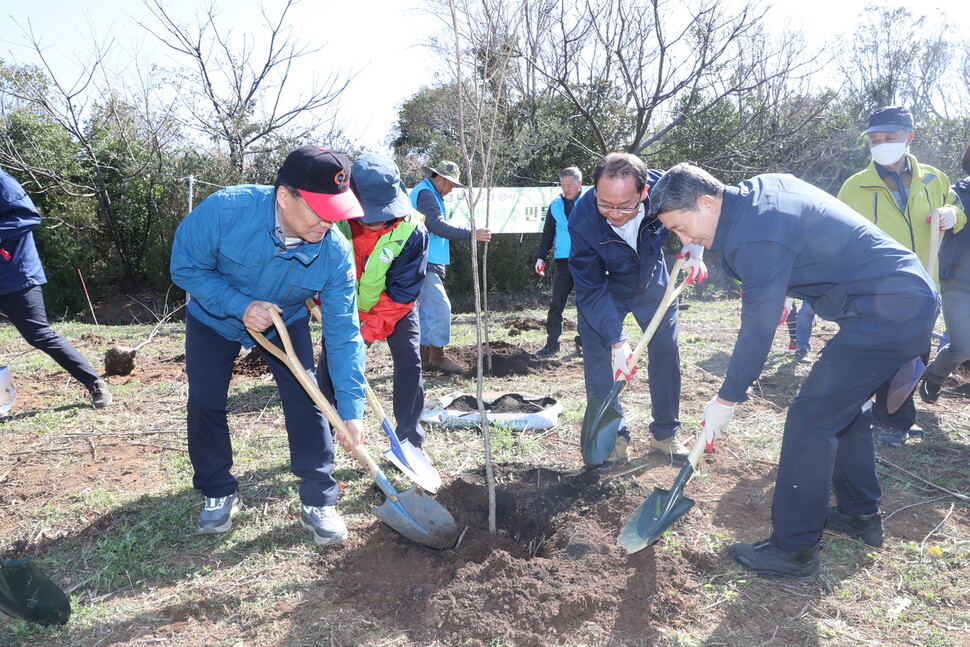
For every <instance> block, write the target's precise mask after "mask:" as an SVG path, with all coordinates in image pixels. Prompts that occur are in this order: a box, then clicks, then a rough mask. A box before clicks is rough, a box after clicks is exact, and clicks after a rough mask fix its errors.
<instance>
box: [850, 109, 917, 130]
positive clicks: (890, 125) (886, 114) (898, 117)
mask: <svg viewBox="0 0 970 647" xmlns="http://www.w3.org/2000/svg"><path fill="white" fill-rule="evenodd" d="M912 129H913V113H912V112H910V111H909V108H907V107H906V106H886V107H885V108H879V110H876V111H875V112H874V113H872V114H871V115H869V123H868V125H867V126H866V129H865V131H863V133H862V134H863V135H868V134H869V133H894V132H896V131H897V130H912Z"/></svg>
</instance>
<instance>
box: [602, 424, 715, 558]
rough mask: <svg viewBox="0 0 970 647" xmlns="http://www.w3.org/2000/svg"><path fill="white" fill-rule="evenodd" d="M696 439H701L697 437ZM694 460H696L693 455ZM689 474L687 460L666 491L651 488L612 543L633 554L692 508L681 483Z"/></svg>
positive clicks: (691, 465)
mask: <svg viewBox="0 0 970 647" xmlns="http://www.w3.org/2000/svg"><path fill="white" fill-rule="evenodd" d="M696 442H698V443H699V442H701V441H700V439H698V440H697V441H696ZM692 453H693V452H692ZM694 460H695V461H696V460H697V459H696V457H695V458H694ZM693 474H694V466H693V464H691V463H690V462H687V463H685V464H684V466H683V467H682V468H680V472H679V473H678V474H677V479H676V480H675V481H674V485H673V487H671V488H670V489H669V490H662V489H660V488H654V490H653V494H651V495H650V496H649V497H647V500H646V501H644V502H643V503H641V504H640V507H639V508H637V509H636V511H635V512H634V513H633V514H632V515H631V516H630V518H629V519H627V522H626V524H624V526H623V529H622V530H620V534H619V536H617V538H616V544H617V545H618V546H620V547H621V548H625V549H626V551H627V552H628V553H635V552H637V551H638V550H642V549H644V548H646V547H647V546H649V545H650V544H652V543H654V542H655V541H657V540H658V539H660V536H661V535H663V534H664V532H666V531H667V529H668V528H670V527H671V526H672V525H674V523H676V522H677V520H678V519H680V518H681V517H683V516H684V515H685V514H686V513H687V511H688V510H690V509H691V508H692V507H693V505H694V501H693V500H692V499H688V498H687V497H685V496H684V486H685V485H686V484H687V481H689V480H690V477H691V476H692V475H693Z"/></svg>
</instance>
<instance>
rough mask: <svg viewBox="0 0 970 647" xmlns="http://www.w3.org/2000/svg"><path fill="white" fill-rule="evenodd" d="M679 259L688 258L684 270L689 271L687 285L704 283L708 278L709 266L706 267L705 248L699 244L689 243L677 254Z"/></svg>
mask: <svg viewBox="0 0 970 647" xmlns="http://www.w3.org/2000/svg"><path fill="white" fill-rule="evenodd" d="M677 258H686V259H687V261H686V262H685V263H684V269H685V270H689V271H688V274H687V283H695V282H696V283H698V284H700V283H703V282H704V279H706V278H707V265H704V248H703V247H701V246H700V245H698V244H697V243H687V244H686V245H684V248H683V249H681V250H680V253H679V254H677Z"/></svg>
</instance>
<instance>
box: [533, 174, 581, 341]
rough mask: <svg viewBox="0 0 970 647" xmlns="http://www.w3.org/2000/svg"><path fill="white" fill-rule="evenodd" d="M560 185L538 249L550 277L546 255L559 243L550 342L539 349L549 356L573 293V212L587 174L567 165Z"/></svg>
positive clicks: (541, 268) (540, 265)
mask: <svg viewBox="0 0 970 647" xmlns="http://www.w3.org/2000/svg"><path fill="white" fill-rule="evenodd" d="M559 186H560V187H562V195H560V196H559V197H558V198H556V199H555V200H553V201H552V204H550V205H549V210H548V211H546V220H545V223H544V224H543V226H542V239H541V240H540V241H539V249H538V250H536V274H538V275H539V276H541V277H545V276H546V257H547V256H549V251H550V250H552V249H553V245H555V253H554V255H553V256H554V258H555V259H556V269H555V274H554V275H553V277H552V301H551V302H550V303H549V314H547V315H546V345H545V346H543V347H542V348H541V349H539V350H538V351H537V352H536V355H538V356H539V357H549V356H551V355H555V354H556V353H558V352H559V340H560V337H562V312H563V310H565V308H566V301H567V300H568V299H569V293H570V292H572V291H573V275H572V274H570V272H569V247H570V244H569V229H568V227H569V214H570V213H572V211H573V205H574V204H575V203H576V200H577V199H578V198H579V195H580V193H581V192H582V188H583V173H582V171H580V170H579V169H578V168H576V167H575V166H570V167H569V168H565V169H563V170H562V172H561V173H559ZM576 351H577V352H578V353H580V354H582V352H583V344H582V341H581V339H580V337H579V336H578V335H577V336H576Z"/></svg>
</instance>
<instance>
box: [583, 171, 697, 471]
mask: <svg viewBox="0 0 970 647" xmlns="http://www.w3.org/2000/svg"><path fill="white" fill-rule="evenodd" d="M662 174H663V171H659V170H652V169H647V166H646V164H644V162H643V160H641V159H640V158H638V157H636V156H634V155H630V154H627V153H611V154H609V155H607V156H606V157H604V158H602V159H601V160H600V161H599V162H598V163H597V165H596V168H595V170H594V171H593V190H592V191H587V192H586V193H585V194H583V196H582V197H581V198H580V199H579V201H578V202H577V203H576V206H575V207H574V208H573V211H572V214H571V215H570V217H569V236H570V239H571V248H570V251H569V269H570V271H571V272H572V275H573V281H574V283H575V287H576V308H577V310H578V313H579V336H580V339H581V340H582V346H583V372H584V377H585V380H586V390H587V392H589V393H593V394H594V395H596V396H597V397H599V398H601V399H605V398H606V396H607V395H608V394H609V392H610V389H611V388H612V386H613V382H614V380H617V379H619V378H620V377H621V374H622V376H626V377H625V379H629V378H630V376H632V374H633V371H635V370H636V369H635V367H632V366H629V365H628V361H627V360H628V359H629V357H630V355H631V354H632V350H631V348H630V344H629V342H628V341H627V337H626V333H624V332H623V320H624V318H626V316H627V314H629V313H633V316H634V317H635V318H636V320H637V324H638V325H639V326H640V328H641V330H642V329H644V328H646V327H647V324H648V323H649V322H650V319H651V318H652V317H653V315H654V313H655V312H656V311H657V307H658V306H659V305H660V302H661V301H662V300H663V295H664V291H665V290H666V288H667V283H668V281H669V280H670V277H669V275H668V273H667V266H666V264H665V262H664V256H663V249H662V248H663V243H664V241H665V240H666V239H667V234H668V232H667V230H666V229H665V228H664V227H663V226H661V225H660V223H658V222H656V221H654V222H652V223H651V222H648V219H647V218H646V210H647V208H648V207H649V204H650V202H649V199H648V198H647V193H648V191H649V189H650V185H651V184H653V183H654V182H656V181H657V178H659V177H660V176H661V175H662ZM682 254H685V255H688V256H689V260H688V262H687V263H685V267H689V268H690V270H691V274H690V278H689V280H696V281H697V282H698V283H700V282H701V281H702V280H703V279H704V278H705V277H706V276H707V268H706V267H704V263H703V259H702V256H703V249H702V248H701V247H699V246H696V245H694V246H692V248H691V249H687V248H685V249H684V250H682ZM647 360H648V363H647V374H648V380H649V385H650V407H651V414H652V416H653V420H652V421H651V423H650V432H651V434H652V435H653V437H652V438H651V439H650V451H652V452H654V453H659V454H663V455H667V456H669V457H670V458H672V459H673V460H674V461H675V462H683V460H684V459H685V458H686V457H687V453H686V450H685V449H684V446H683V445H682V444H681V443H680V442H679V441H678V440H677V439H676V436H675V434H676V433H677V429H678V428H679V427H680V419H679V418H678V410H679V408H680V352H679V350H678V347H677V303H676V302H674V304H673V305H672V306H670V308H669V310H668V311H667V313H666V316H664V318H663V319H662V320H661V322H660V326H659V327H658V328H657V331H656V333H655V334H654V336H653V339H652V340H651V341H650V343H649V345H648V346H647ZM615 406H616V410H617V412H618V413H619V414H620V415H621V416H622V415H623V410H622V409H621V407H620V404H619V402H616V405H615ZM629 441H630V432H629V430H628V429H627V427H626V421H625V420H623V422H622V426H621V428H620V430H619V436H618V438H617V441H616V446H615V448H614V450H613V452H612V453H611V454H610V455H609V456H608V457H607V459H606V461H605V462H604V463H602V464H601V465H600V466H598V467H597V469H599V470H600V471H604V472H605V471H609V470H611V469H613V468H614V467H615V466H616V465H620V464H623V463H625V462H626V461H627V460H628V454H627V446H628V444H629Z"/></svg>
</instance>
